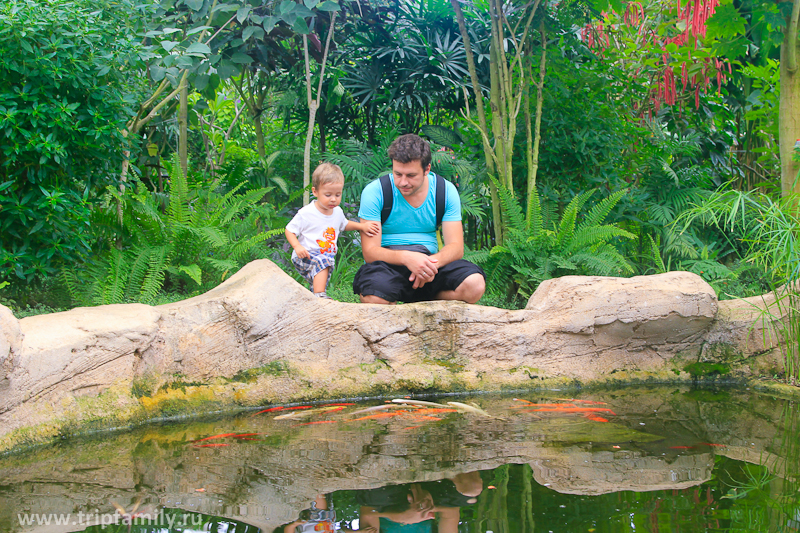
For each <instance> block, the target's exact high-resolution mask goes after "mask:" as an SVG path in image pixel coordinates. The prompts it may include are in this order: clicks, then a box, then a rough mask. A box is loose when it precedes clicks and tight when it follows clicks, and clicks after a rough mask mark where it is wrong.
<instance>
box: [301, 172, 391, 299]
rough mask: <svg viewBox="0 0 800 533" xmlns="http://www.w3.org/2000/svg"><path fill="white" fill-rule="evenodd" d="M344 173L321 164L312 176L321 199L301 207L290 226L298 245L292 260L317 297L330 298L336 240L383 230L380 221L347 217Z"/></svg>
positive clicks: (313, 188) (374, 233) (312, 188)
mask: <svg viewBox="0 0 800 533" xmlns="http://www.w3.org/2000/svg"><path fill="white" fill-rule="evenodd" d="M343 187H344V174H343V173H342V169H341V168H339V166H338V165H334V164H332V163H321V164H320V165H319V166H318V167H317V168H316V169H315V170H314V174H312V175H311V192H312V193H313V194H314V196H315V197H316V198H317V199H316V200H315V201H313V202H311V203H310V204H308V205H307V206H305V207H304V208H302V209H300V211H298V212H297V214H296V215H295V216H294V218H293V219H292V220H291V222H289V223H288V224H287V225H286V240H287V241H289V244H290V245H291V246H292V248H294V251H293V252H292V263H293V264H294V267H295V268H296V269H297V271H298V272H299V273H300V275H301V276H303V277H304V278H305V279H306V280H307V281H308V282H309V283H310V284H311V287H312V290H313V292H314V296H319V297H321V298H328V295H327V294H326V293H325V289H326V288H327V286H328V280H329V279H330V276H331V272H332V271H333V265H334V263H335V262H336V260H335V255H336V240H337V239H338V237H339V233H340V232H342V231H363V232H364V233H366V234H367V235H369V236H370V237H372V236H374V235H377V234H378V233H380V230H381V227H380V224H378V223H377V222H365V223H363V224H362V223H360V222H352V221H349V220H347V219H346V218H345V216H344V212H343V211H342V208H341V207H339V204H340V203H341V201H342V188H343Z"/></svg>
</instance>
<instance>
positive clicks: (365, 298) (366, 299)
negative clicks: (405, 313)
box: [358, 294, 396, 305]
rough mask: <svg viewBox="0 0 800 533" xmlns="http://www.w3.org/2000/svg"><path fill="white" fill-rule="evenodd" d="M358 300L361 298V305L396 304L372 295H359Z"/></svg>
mask: <svg viewBox="0 0 800 533" xmlns="http://www.w3.org/2000/svg"><path fill="white" fill-rule="evenodd" d="M358 297H359V298H361V303H362V304H382V305H394V304H395V303H396V302H390V301H389V300H384V299H383V298H381V297H380V296H375V295H374V294H367V295H363V294H359V295H358Z"/></svg>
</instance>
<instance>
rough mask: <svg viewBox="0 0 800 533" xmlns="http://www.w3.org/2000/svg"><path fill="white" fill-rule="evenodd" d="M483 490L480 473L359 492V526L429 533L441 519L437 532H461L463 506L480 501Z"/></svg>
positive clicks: (381, 531) (384, 531) (390, 532)
mask: <svg viewBox="0 0 800 533" xmlns="http://www.w3.org/2000/svg"><path fill="white" fill-rule="evenodd" d="M482 491H483V481H482V480H481V476H480V474H479V473H478V472H468V473H466V474H458V475H456V476H455V477H454V478H452V479H443V480H441V481H430V482H423V483H410V484H406V485H389V486H387V487H382V488H380V489H372V490H365V491H359V493H358V494H357V496H356V501H357V502H358V503H359V504H361V509H360V512H359V526H360V528H361V529H362V530H363V529H367V528H369V529H372V530H373V531H375V532H376V533H396V532H402V533H430V532H431V531H432V530H433V519H434V518H436V517H437V516H438V518H439V522H438V533H458V522H459V521H460V518H461V511H460V509H461V507H464V506H467V505H472V504H474V503H475V502H477V501H478V499H477V498H478V496H479V495H480V493H481V492H482Z"/></svg>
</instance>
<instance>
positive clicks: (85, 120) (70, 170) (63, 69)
mask: <svg viewBox="0 0 800 533" xmlns="http://www.w3.org/2000/svg"><path fill="white" fill-rule="evenodd" d="M145 9H147V4H141V5H140V4H138V3H133V2H130V1H128V0H122V1H114V2H111V1H106V0H99V1H88V0H54V1H50V2H39V1H34V0H9V1H7V2H2V4H0V132H2V133H0V212H2V213H3V217H2V219H0V276H3V277H7V278H10V277H12V276H14V277H15V278H17V279H18V280H24V282H26V283H30V282H31V281H33V279H34V278H35V277H37V276H42V275H48V274H52V273H53V272H55V270H56V268H57V266H58V264H59V263H64V262H67V263H68V262H74V261H75V260H77V259H79V258H80V257H81V256H82V255H84V254H85V253H87V252H88V250H89V245H88V242H87V238H86V233H87V229H88V227H87V222H88V218H89V203H90V202H91V201H92V198H93V196H94V192H95V191H96V190H97V188H98V187H100V188H102V186H103V185H104V184H106V183H109V182H110V181H113V178H112V177H113V176H114V175H116V171H117V169H118V168H119V165H120V164H121V161H122V150H123V149H124V147H125V139H124V138H123V136H122V133H121V130H122V128H123V127H124V124H125V120H126V119H127V117H128V116H129V115H130V113H131V111H130V109H129V104H130V99H131V97H132V96H135V88H134V87H132V85H131V80H136V79H137V74H136V71H135V70H134V69H135V67H136V65H137V64H138V57H137V55H136V53H137V50H138V44H137V40H136V37H135V34H134V33H135V24H136V23H137V21H138V20H140V17H139V13H141V12H142V11H143V10H145ZM131 14H133V15H134V16H131Z"/></svg>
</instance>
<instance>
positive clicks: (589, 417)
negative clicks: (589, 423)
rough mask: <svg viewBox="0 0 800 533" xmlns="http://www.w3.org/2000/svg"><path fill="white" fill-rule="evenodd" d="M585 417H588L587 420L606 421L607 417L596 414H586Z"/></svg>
mask: <svg viewBox="0 0 800 533" xmlns="http://www.w3.org/2000/svg"><path fill="white" fill-rule="evenodd" d="M586 418H588V419H589V420H594V421H595V422H608V419H606V418H603V417H602V416H597V415H586Z"/></svg>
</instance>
